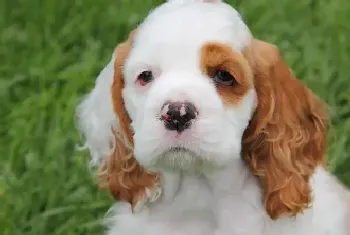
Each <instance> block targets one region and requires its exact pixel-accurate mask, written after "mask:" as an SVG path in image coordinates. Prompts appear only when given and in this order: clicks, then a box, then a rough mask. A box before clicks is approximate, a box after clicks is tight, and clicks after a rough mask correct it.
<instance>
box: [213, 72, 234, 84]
mask: <svg viewBox="0 0 350 235" xmlns="http://www.w3.org/2000/svg"><path fill="white" fill-rule="evenodd" d="M213 79H214V81H215V82H216V83H219V84H222V85H225V86H233V85H234V84H235V83H236V79H235V78H234V77H233V76H232V75H231V74H230V73H229V72H227V71H224V70H217V71H216V72H215V74H214V77H213Z"/></svg>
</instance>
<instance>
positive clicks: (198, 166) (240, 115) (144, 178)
mask: <svg viewBox="0 0 350 235" xmlns="http://www.w3.org/2000/svg"><path fill="white" fill-rule="evenodd" d="M79 117H80V124H81V130H82V131H83V133H84V135H85V137H86V139H87V146H88V147H89V148H90V150H91V153H92V156H93V159H94V160H99V159H102V162H101V171H100V173H101V174H102V175H103V176H105V182H106V183H107V186H108V187H109V188H110V190H111V191H112V193H113V195H114V196H115V197H116V198H117V199H121V200H127V201H130V202H131V203H132V204H133V205H135V204H136V203H137V201H138V200H139V199H140V197H142V194H143V193H144V192H145V191H144V190H145V188H152V187H154V186H155V185H157V184H158V183H159V180H158V173H159V172H161V171H169V170H172V171H187V172H191V171H193V172H201V171H215V170H220V168H221V167H225V166H227V165H230V164H229V163H230V162H232V161H234V160H236V159H238V158H243V159H244V160H245V162H246V164H247V166H248V167H249V168H250V169H251V171H252V173H253V174H255V175H256V176H258V177H260V179H261V186H262V188H263V192H264V195H263V196H264V198H263V200H264V205H265V208H266V210H267V212H268V213H269V215H270V216H271V217H272V218H277V217H278V216H279V215H282V214H292V215H295V214H296V213H298V212H301V211H302V210H303V209H304V208H306V207H307V206H308V203H309V202H310V197H311V195H310V194H311V192H310V187H309V179H310V176H311V175H312V173H313V171H314V169H315V167H316V166H317V165H319V164H323V163H324V155H325V151H326V124H327V121H326V116H325V113H324V111H323V104H322V102H321V101H320V100H319V99H318V98H317V97H316V96H315V95H313V94H312V92H311V91H310V90H309V89H308V88H306V87H305V86H304V85H303V84H302V83H301V82H300V81H298V80H297V79H296V78H295V77H294V76H293V74H292V72H291V71H290V69H289V68H288V66H287V65H286V64H285V62H284V61H283V60H282V58H281V56H280V54H279V51H278V49H277V48H276V47H275V46H273V45H271V44H268V43H265V42H262V41H259V40H256V39H254V38H253V37H252V35H251V33H250V31H249V29H248V27H247V26H246V25H245V23H244V22H243V20H242V19H241V17H240V15H239V14H238V13H237V11H236V10H234V9H233V8H232V7H230V6H229V5H227V4H225V3H222V2H221V1H204V0H202V1H201V0H192V1H181V0H173V1H169V2H167V3H165V4H163V5H161V6H159V7H158V8H156V9H155V10H154V11H153V12H151V13H150V15H149V16H148V17H147V18H146V19H145V21H144V22H143V23H142V24H141V25H140V26H139V27H138V28H137V29H136V30H135V31H133V32H132V33H131V34H130V35H129V38H128V40H127V41H126V42H124V43H121V44H120V45H118V47H117V48H116V51H115V57H114V58H113V59H112V62H111V63H110V64H109V65H108V66H107V67H106V68H105V70H104V71H103V72H102V73H101V75H100V76H99V78H98V79H97V83H96V86H95V88H94V90H93V91H92V92H91V94H90V95H89V96H88V97H87V98H86V99H85V100H84V101H83V103H82V104H81V105H80V107H79Z"/></svg>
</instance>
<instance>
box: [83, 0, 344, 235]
mask: <svg viewBox="0 0 350 235" xmlns="http://www.w3.org/2000/svg"><path fill="white" fill-rule="evenodd" d="M219 2H220V1H217V3H204V2H203V1H199V0H197V1H196V0H193V1H187V2H185V1H181V0H173V1H169V2H168V3H166V4H163V5H162V6H160V7H158V8H156V9H155V10H154V11H153V12H152V13H151V14H150V15H149V16H148V17H147V18H146V20H145V21H144V23H143V24H142V25H141V26H140V27H139V28H138V31H137V34H136V36H135V41H134V47H133V49H132V50H131V53H130V55H129V57H128V59H127V61H126V64H125V70H124V75H125V79H126V88H125V89H124V91H123V97H124V100H125V104H126V108H127V111H128V113H129V115H130V117H131V119H132V124H131V125H132V128H133V130H134V132H135V135H134V141H135V152H134V154H135V157H136V159H137V160H138V161H139V162H140V163H141V164H142V165H143V166H144V167H146V168H147V169H152V170H154V169H156V170H158V171H159V172H160V173H161V181H162V182H161V185H162V195H161V196H160V197H159V199H158V200H155V201H154V202H152V203H148V204H147V205H146V207H144V208H142V209H140V212H138V213H134V214H133V213H132V212H131V206H130V205H129V204H128V203H126V202H119V203H116V205H115V206H114V207H113V208H112V209H111V211H110V213H111V214H110V217H109V219H108V227H109V230H108V234H109V235H139V234H143V235H163V234H168V235H184V234H191V235H227V234H232V235H282V234H283V235H295V234H298V235H329V234H334V235H346V234H349V231H346V222H345V220H346V213H347V209H346V208H347V207H346V202H345V200H343V199H341V197H340V192H339V190H338V191H337V190H334V185H337V184H338V182H337V181H336V180H335V179H334V178H333V176H331V175H330V174H329V173H327V172H326V171H325V170H324V169H322V168H318V169H317V171H316V172H315V174H314V176H313V178H312V180H311V183H310V185H311V187H312V189H313V203H312V207H311V208H310V209H308V210H306V211H305V213H304V214H299V215H298V216H297V217H296V218H295V219H294V218H289V217H282V218H280V219H278V220H277V221H272V220H271V219H270V218H269V216H268V215H267V214H266V211H265V209H264V208H263V205H262V201H261V200H262V195H261V192H260V186H259V183H258V182H257V180H256V178H255V177H254V176H253V175H252V174H251V173H250V172H249V170H248V169H247V168H246V166H245V165H244V164H243V162H242V160H241V158H240V151H241V138H242V134H243V131H244V130H245V128H246V127H247V125H248V123H249V120H250V118H251V115H252V113H253V111H254V108H255V105H256V104H255V103H256V100H255V98H256V96H255V91H254V89H252V90H250V91H249V92H248V94H247V95H246V96H245V97H244V98H243V100H242V101H241V102H240V104H238V105H236V106H232V107H230V108H228V107H225V106H224V105H223V102H222V100H221V99H220V96H219V95H218V94H217V92H216V89H215V86H214V85H213V84H212V83H211V82H210V81H209V79H208V78H206V77H205V76H204V75H203V74H202V73H201V72H200V69H199V49H200V47H201V45H203V44H204V43H205V42H208V41H218V42H222V43H226V44H228V45H230V46H231V47H232V49H233V50H236V51H238V52H240V51H241V50H242V49H243V48H244V46H245V45H247V44H248V43H249V41H250V38H251V35H250V32H249V29H248V28H247V27H246V26H245V24H244V23H243V21H242V20H241V18H240V16H239V14H238V13H237V12H236V11H235V10H234V9H233V8H231V7H230V6H228V5H227V4H224V3H219ZM113 61H114V59H112V60H111V62H110V64H109V65H108V66H107V67H106V68H105V69H104V71H103V72H102V73H101V74H100V76H99V77H98V79H97V83H96V86H95V88H94V90H93V91H92V92H91V94H90V95H89V96H88V98H87V99H86V100H85V101H84V102H83V103H82V104H81V106H80V108H79V110H80V111H79V114H80V115H79V116H80V124H81V125H80V127H81V129H82V132H83V133H84V135H85V137H86V140H87V143H86V146H87V147H88V148H89V149H90V151H91V155H92V158H93V161H95V162H97V161H98V160H100V159H101V158H104V157H106V156H108V153H109V141H110V138H111V133H110V126H112V125H114V126H117V123H116V118H115V116H114V114H113V111H112V105H111V98H110V91H109V89H110V85H111V82H112V77H113V68H112V64H113ZM144 70H152V71H153V73H154V76H155V79H154V81H153V82H151V83H150V84H149V85H147V86H146V87H142V88H141V87H138V86H137V85H135V80H136V78H137V75H138V74H139V73H140V72H142V71H144ZM168 100H173V101H185V100H187V101H190V102H192V103H193V104H194V105H195V106H196V108H197V109H198V111H199V114H198V119H197V120H195V121H193V123H192V125H191V128H190V129H189V130H186V131H185V132H184V133H182V134H181V136H179V135H178V134H177V133H176V132H171V131H167V130H166V129H165V128H164V125H163V123H162V121H160V120H159V119H158V118H157V117H158V116H159V115H160V113H161V109H162V105H163V104H164V103H165V102H166V101H168ZM172 147H184V148H185V149H186V150H179V151H169V149H171V148H172ZM152 193H153V192H148V194H150V195H151V194H152ZM158 193H159V192H158ZM158 196H159V194H158V195H157V197H156V198H158Z"/></svg>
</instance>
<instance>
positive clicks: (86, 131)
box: [78, 30, 160, 210]
mask: <svg viewBox="0 0 350 235" xmlns="http://www.w3.org/2000/svg"><path fill="white" fill-rule="evenodd" d="M135 32H136V31H135V30H134V31H132V32H131V33H130V35H129V38H128V40H127V41H125V42H123V43H120V44H119V45H118V46H117V48H116V50H115V53H114V55H113V57H112V59H111V61H110V62H109V64H108V65H107V66H106V67H105V68H104V69H103V70H102V72H101V73H100V74H99V76H98V78H97V80H96V84H95V87H94V88H93V90H92V91H91V93H90V94H89V95H88V96H87V97H86V98H85V99H84V100H83V102H82V103H81V104H80V105H79V106H78V124H79V129H80V131H81V132H82V134H83V135H84V137H85V139H86V143H85V147H86V148H88V149H89V150H90V154H91V157H92V164H93V165H97V166H98V167H99V170H98V176H99V183H100V186H101V187H103V188H108V189H109V190H110V192H111V194H112V195H113V197H114V198H115V199H116V200H121V201H128V202H130V203H131V205H132V208H133V209H134V210H139V209H140V208H141V207H140V206H142V205H143V204H144V203H145V202H147V201H148V200H155V199H156V198H157V197H158V196H159V193H160V192H159V190H160V189H159V187H158V175H157V174H154V173H150V172H147V171H146V170H144V169H143V168H142V167H141V166H140V165H139V164H138V162H137V161H136V160H135V158H134V157H133V133H132V131H131V128H130V118H129V115H128V113H127V111H126V109H125V107H124V101H123V98H122V90H123V88H124V76H123V70H122V67H123V65H124V61H125V60H126V58H127V56H128V54H129V52H130V49H131V46H132V40H133V36H134V34H135Z"/></svg>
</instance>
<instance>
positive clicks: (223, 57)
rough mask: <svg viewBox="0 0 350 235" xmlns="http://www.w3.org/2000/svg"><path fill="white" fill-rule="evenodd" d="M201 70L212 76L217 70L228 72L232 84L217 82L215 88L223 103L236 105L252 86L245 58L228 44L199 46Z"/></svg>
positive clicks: (249, 70)
mask: <svg viewBox="0 0 350 235" xmlns="http://www.w3.org/2000/svg"><path fill="white" fill-rule="evenodd" d="M200 66H201V69H202V71H203V72H204V73H205V74H206V75H208V76H209V77H211V78H213V77H214V76H215V73H216V72H217V71H219V70H221V71H225V72H228V73H230V74H231V75H232V76H233V77H234V79H235V81H234V84H233V86H226V85H221V84H217V86H216V87H217V90H218V93H219V95H220V96H221V98H222V100H223V102H224V104H225V105H236V104H238V103H239V102H240V101H241V100H242V98H243V97H244V96H245V95H246V94H247V92H248V91H249V90H250V89H252V88H253V86H254V85H253V77H252V73H251V69H250V66H249V64H248V62H247V60H246V59H245V58H244V57H243V56H242V55H241V54H239V53H238V52H235V51H233V50H232V49H231V48H230V47H229V46H228V45H225V44H221V43H208V44H205V45H204V46H203V47H202V48H201V61H200Z"/></svg>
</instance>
